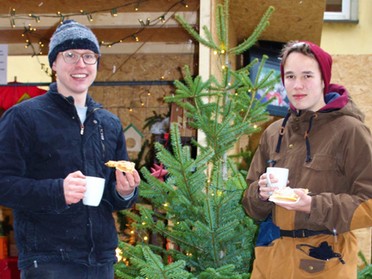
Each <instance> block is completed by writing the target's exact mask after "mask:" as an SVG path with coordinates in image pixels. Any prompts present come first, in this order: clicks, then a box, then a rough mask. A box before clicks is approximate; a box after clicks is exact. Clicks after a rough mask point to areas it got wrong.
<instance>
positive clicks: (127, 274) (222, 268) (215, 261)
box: [116, 1, 278, 279]
mask: <svg viewBox="0 0 372 279" xmlns="http://www.w3.org/2000/svg"><path fill="white" fill-rule="evenodd" d="M273 10H274V9H273V8H272V7H269V8H268V10H267V11H266V13H265V14H264V15H263V16H262V19H261V21H260V22H259V23H258V24H257V27H256V29H255V30H254V32H253V33H252V35H251V36H250V37H249V38H247V39H246V40H245V41H244V42H243V43H241V44H239V45H238V46H236V47H232V48H230V47H229V38H228V29H229V28H228V22H229V19H228V16H229V13H228V1H225V2H224V4H223V5H222V4H221V5H218V6H217V10H216V28H217V30H216V33H215V34H216V37H217V38H215V39H214V38H213V36H212V33H211V32H210V30H208V29H207V28H206V27H203V31H204V34H205V36H204V37H202V36H201V35H200V34H199V33H198V32H197V31H195V30H194V29H193V28H192V26H190V25H189V24H187V23H186V22H185V21H184V19H183V18H181V17H177V20H178V21H179V22H180V24H181V25H182V26H183V27H184V28H185V29H186V30H187V31H188V32H189V33H190V34H191V35H192V36H193V37H194V39H196V40H197V41H198V42H199V43H201V44H203V45H205V46H207V47H209V48H211V49H212V50H213V51H214V52H215V53H216V55H218V57H219V59H217V61H219V62H220V63H221V65H220V70H221V75H220V76H221V78H220V79H217V78H216V77H215V76H210V78H209V79H208V80H206V81H203V80H202V78H201V77H200V76H196V77H192V75H191V73H190V71H189V69H188V68H187V67H185V68H184V80H183V81H182V82H181V81H176V82H175V87H176V92H175V94H174V95H173V96H168V97H166V98H165V100H166V101H167V102H171V103H176V104H177V105H178V106H180V107H182V108H183V110H184V111H185V112H186V113H187V117H188V121H189V122H188V125H189V126H191V127H193V128H195V129H197V130H198V132H199V134H203V135H204V138H205V140H204V142H197V141H193V142H192V144H193V145H194V146H195V147H196V148H197V150H198V152H197V155H196V156H195V157H193V156H191V152H190V146H185V145H182V143H181V137H180V132H179V128H178V125H177V124H175V123H174V124H171V129H170V134H171V144H170V147H168V148H167V147H165V146H163V145H162V144H160V143H156V144H155V150H156V157H157V159H158V161H159V162H160V164H159V165H157V169H156V170H155V171H157V172H159V173H161V174H162V178H163V177H164V175H165V174H166V176H165V177H164V179H158V178H157V177H155V176H154V175H152V173H151V172H150V171H149V170H148V169H147V168H142V169H141V173H142V176H143V181H142V182H141V185H140V195H141V198H142V199H143V200H144V201H146V203H143V204H141V203H138V204H137V206H136V211H135V210H133V211H123V212H122V214H125V215H126V217H127V218H128V219H129V220H131V222H130V227H131V230H132V232H133V235H135V238H136V239H135V241H133V242H132V243H130V239H127V240H126V241H122V242H120V244H119V248H120V250H121V251H120V254H121V257H122V260H120V261H119V263H118V264H117V265H116V276H117V277H118V278H121V279H126V278H149V279H157V278H163V279H164V278H173V279H176V278H180V279H185V278H213V279H216V278H228V279H234V278H249V277H250V270H251V263H252V260H253V257H254V255H253V246H254V239H255V234H256V230H257V226H256V224H255V223H254V222H253V220H252V219H250V218H249V217H248V216H247V215H246V214H245V213H244V211H243V208H242V206H241V203H240V201H241V198H242V193H243V191H244V190H245V189H246V187H247V184H246V181H245V175H244V174H243V173H242V171H240V170H239V169H238V168H237V162H236V154H234V159H232V157H231V156H230V155H229V153H234V146H235V145H236V143H237V141H238V140H239V138H240V137H241V136H242V135H249V134H252V133H254V132H257V131H258V128H257V126H258V125H257V123H259V122H262V121H265V120H267V113H266V107H267V105H268V103H267V102H263V101H262V100H261V99H259V98H257V95H256V93H257V91H258V90H262V89H263V90H267V91H268V90H270V89H271V88H272V86H273V85H274V84H275V83H276V82H277V81H278V77H277V76H275V75H274V72H273V71H272V72H269V73H268V74H265V75H261V74H260V71H261V69H262V67H263V65H264V63H265V60H266V59H267V57H266V56H263V57H262V60H261V62H258V60H255V61H253V62H252V63H250V64H249V65H247V66H245V67H244V68H241V69H237V70H234V69H232V67H231V63H230V59H231V58H232V57H233V56H236V55H240V54H242V53H243V52H245V51H246V50H248V49H249V48H250V47H252V46H253V45H254V44H255V42H256V41H257V40H258V38H259V36H260V34H261V33H262V31H263V30H264V29H265V28H266V27H267V25H268V20H269V17H270V16H271V14H272V12H273ZM256 63H259V73H258V75H257V78H256V79H255V80H253V81H252V80H251V78H250V76H249V71H250V69H251V67H252V66H253V65H254V64H256ZM159 168H160V169H159ZM162 170H163V173H162V172H161V171H162ZM150 239H151V240H150ZM127 242H129V243H127Z"/></svg>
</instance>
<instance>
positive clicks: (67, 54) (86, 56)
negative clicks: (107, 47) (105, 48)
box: [61, 50, 99, 65]
mask: <svg viewBox="0 0 372 279" xmlns="http://www.w3.org/2000/svg"><path fill="white" fill-rule="evenodd" d="M61 54H62V57H63V60H64V61H65V62H66V63H67V64H76V63H77V62H79V60H80V57H81V58H83V61H84V63H85V64H86V65H94V64H96V63H97V60H98V58H99V55H98V54H96V53H82V54H80V53H77V52H74V51H71V50H68V51H64V52H61Z"/></svg>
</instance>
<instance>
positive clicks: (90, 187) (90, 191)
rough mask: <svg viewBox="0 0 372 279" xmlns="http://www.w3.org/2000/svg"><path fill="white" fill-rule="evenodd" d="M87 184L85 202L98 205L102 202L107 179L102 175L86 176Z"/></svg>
mask: <svg viewBox="0 0 372 279" xmlns="http://www.w3.org/2000/svg"><path fill="white" fill-rule="evenodd" d="M86 180H87V185H86V188H87V189H86V191H85V193H84V198H83V204H85V205H90V206H98V205H99V203H100V202H101V199H102V195H103V190H104V189H105V179H104V178H101V177H94V176H86Z"/></svg>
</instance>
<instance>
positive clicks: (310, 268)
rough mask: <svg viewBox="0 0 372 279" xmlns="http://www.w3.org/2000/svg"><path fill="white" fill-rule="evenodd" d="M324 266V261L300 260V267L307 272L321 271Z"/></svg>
mask: <svg viewBox="0 0 372 279" xmlns="http://www.w3.org/2000/svg"><path fill="white" fill-rule="evenodd" d="M324 268H325V262H324V261H318V260H305V259H301V260H300V269H302V270H304V271H306V272H308V273H316V272H320V271H323V270H324Z"/></svg>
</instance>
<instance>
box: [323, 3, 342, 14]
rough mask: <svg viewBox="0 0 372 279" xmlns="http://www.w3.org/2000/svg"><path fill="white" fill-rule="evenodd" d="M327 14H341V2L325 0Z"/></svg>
mask: <svg viewBox="0 0 372 279" xmlns="http://www.w3.org/2000/svg"><path fill="white" fill-rule="evenodd" d="M326 11H327V12H342V0H326Z"/></svg>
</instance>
